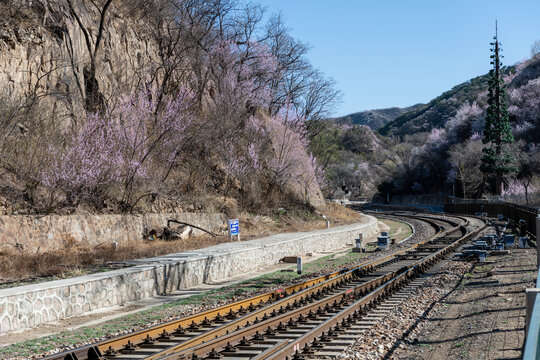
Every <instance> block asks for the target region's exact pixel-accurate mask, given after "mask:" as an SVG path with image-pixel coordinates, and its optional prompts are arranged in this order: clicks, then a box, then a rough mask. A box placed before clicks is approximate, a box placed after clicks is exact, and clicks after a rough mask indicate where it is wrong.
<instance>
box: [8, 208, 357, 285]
mask: <svg viewBox="0 0 540 360" xmlns="http://www.w3.org/2000/svg"><path fill="white" fill-rule="evenodd" d="M323 215H324V216H326V219H328V220H329V221H330V222H331V224H332V226H339V225H344V224H350V223H354V222H359V221H361V219H362V218H361V216H360V215H359V214H358V213H357V212H355V211H352V210H350V209H348V208H345V207H344V206H342V205H338V204H335V203H328V204H327V206H326V208H325V209H321V210H318V211H317V212H316V213H308V212H300V211H296V212H287V211H285V210H282V211H277V212H276V213H274V214H272V215H267V216H262V215H252V214H241V215H240V216H239V219H240V226H241V234H242V240H250V239H254V238H259V237H264V236H269V235H272V234H277V233H284V232H296V231H309V230H314V229H320V228H324V227H326V219H325V218H323ZM228 241H229V239H228V238H227V237H226V236H219V237H211V236H209V235H204V236H197V237H193V238H190V239H186V240H176V241H162V240H155V241H151V242H148V241H143V240H141V241H139V242H131V243H124V244H120V246H118V248H116V247H114V246H113V245H110V244H107V245H101V246H95V247H89V246H87V245H81V244H78V243H76V242H75V241H65V243H66V244H67V246H66V247H65V248H64V249H63V250H60V251H54V252H47V253H42V254H28V253H24V252H22V251H18V250H15V249H13V250H6V251H3V252H0V279H1V280H0V287H8V286H16V285H22V284H24V283H32V282H37V281H43V280H53V279H61V278H67V277H73V276H78V275H83V274H88V273H94V272H100V271H107V270H111V269H116V268H119V267H124V266H125V265H122V264H118V263H119V262H122V261H126V260H133V259H139V258H147V257H154V256H160V255H165V254H171V253H176V252H182V251H187V250H195V249H200V248H204V247H209V246H212V245H217V244H221V243H226V242H228Z"/></svg>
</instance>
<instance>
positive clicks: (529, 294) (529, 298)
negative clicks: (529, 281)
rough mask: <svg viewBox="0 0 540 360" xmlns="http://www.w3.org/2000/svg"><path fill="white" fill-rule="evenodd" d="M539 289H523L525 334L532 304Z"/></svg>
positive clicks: (529, 320)
mask: <svg viewBox="0 0 540 360" xmlns="http://www.w3.org/2000/svg"><path fill="white" fill-rule="evenodd" d="M539 292H540V289H536V288H534V289H525V334H527V331H528V330H529V323H530V322H531V316H532V312H533V307H534V302H535V300H536V296H537V295H538V293H539Z"/></svg>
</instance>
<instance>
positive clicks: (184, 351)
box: [46, 214, 480, 360]
mask: <svg viewBox="0 0 540 360" xmlns="http://www.w3.org/2000/svg"><path fill="white" fill-rule="evenodd" d="M400 216H412V217H414V218H416V219H421V220H422V221H425V222H427V223H429V224H430V225H431V226H433V227H434V228H435V231H436V234H435V236H433V237H432V238H430V239H426V240H423V241H420V242H417V243H416V244H412V245H405V244H403V243H401V244H398V245H396V246H395V247H393V249H392V250H393V251H392V252H388V253H385V254H384V255H383V256H381V257H379V258H376V259H372V260H368V261H365V262H363V263H360V264H358V265H355V266H352V267H349V268H345V269H342V270H339V271H336V272H333V273H330V274H326V275H323V276H319V277H316V278H314V279H310V280H307V281H304V282H301V283H298V284H294V285H290V286H288V287H286V288H283V289H278V290H275V291H271V292H268V293H265V294H262V295H258V296H255V297H252V298H249V299H245V300H241V301H238V302H235V303H232V304H228V305H224V306H220V307H218V308H215V309H212V310H207V311H204V312H201V313H198V314H194V315H191V316H187V317H185V318H182V319H179V320H175V321H171V322H168V323H164V324H161V325H156V326H153V327H151V328H147V329H143V330H139V331H136V332H133V333H130V334H127V335H124V336H119V337H116V338H113V339H109V340H106V341H102V342H100V343H97V344H93V345H88V346H85V347H81V348H79V349H75V350H71V351H68V352H64V353H60V354H56V355H53V356H49V357H47V358H46V359H49V360H53V359H54V360H57V359H66V360H70V359H72V360H74V359H81V360H82V359H89V360H104V359H117V360H128V359H129V360H135V359H162V358H163V359H200V358H205V359H225V358H227V359H234V358H242V359H249V358H253V359H285V358H287V357H288V358H289V359H290V358H291V357H295V358H301V357H302V355H300V353H301V352H300V351H299V350H302V351H303V353H304V354H306V355H310V354H311V355H313V354H315V353H316V351H318V350H320V349H322V348H324V345H325V344H326V345H328V344H331V343H332V339H334V338H339V335H340V334H341V335H342V333H343V332H344V331H346V329H348V330H347V331H349V332H352V331H353V330H352V329H353V328H354V327H355V326H358V324H359V323H361V322H362V319H363V318H365V317H366V315H367V311H368V310H369V309H371V308H373V307H374V306H376V305H377V304H379V303H380V302H381V301H382V299H384V298H385V297H388V296H389V295H390V294H392V293H394V292H396V291H397V290H398V289H399V288H401V287H403V286H405V285H406V284H407V283H409V282H410V281H412V280H413V279H414V278H415V277H417V276H418V275H420V274H421V273H423V272H424V271H425V270H426V269H428V268H429V267H430V266H432V265H433V264H434V263H436V262H437V261H438V260H439V259H441V258H442V257H444V256H445V255H446V254H448V252H450V251H452V250H453V249H454V248H455V247H456V246H458V245H459V244H461V243H462V242H463V241H466V240H467V239H469V238H470V237H472V236H474V234H475V233H477V232H478V231H479V230H480V228H476V229H474V230H473V229H471V228H472V225H471V224H470V223H469V221H468V219H467V218H463V217H458V216H452V217H451V218H438V217H434V216H428V215H423V216H418V215H407V214H400ZM468 227H469V228H468ZM334 343H335V340H334ZM295 354H296V355H295ZM314 356H315V355H314Z"/></svg>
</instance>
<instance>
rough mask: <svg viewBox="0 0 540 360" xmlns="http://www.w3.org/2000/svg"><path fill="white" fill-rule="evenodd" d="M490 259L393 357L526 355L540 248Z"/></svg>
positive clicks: (440, 359) (433, 358) (431, 359)
mask: <svg viewBox="0 0 540 360" xmlns="http://www.w3.org/2000/svg"><path fill="white" fill-rule="evenodd" d="M488 259H489V262H485V263H477V265H476V266H475V267H474V270H473V271H472V272H471V273H467V274H466V275H465V277H464V279H463V281H462V282H460V283H459V285H458V286H457V287H456V288H455V289H451V291H450V292H449V293H448V295H447V296H445V297H444V299H443V300H440V301H437V302H438V304H437V305H436V306H435V307H434V310H435V311H430V312H429V313H428V314H426V317H425V318H424V319H423V320H422V321H421V322H420V324H419V326H417V327H416V329H415V330H414V331H412V332H411V334H410V335H409V336H407V337H406V339H405V340H404V341H403V342H401V343H400V344H399V346H398V348H397V350H396V351H395V352H394V353H393V354H392V356H390V357H389V358H393V359H402V360H405V359H407V360H412V359H426V360H427V359H429V360H447V359H521V357H522V348H523V343H524V339H525V331H524V325H525V289H526V288H529V287H534V281H535V277H536V271H535V268H536V266H535V264H536V250H535V249H513V250H511V252H510V254H509V255H506V256H492V257H490V258H488Z"/></svg>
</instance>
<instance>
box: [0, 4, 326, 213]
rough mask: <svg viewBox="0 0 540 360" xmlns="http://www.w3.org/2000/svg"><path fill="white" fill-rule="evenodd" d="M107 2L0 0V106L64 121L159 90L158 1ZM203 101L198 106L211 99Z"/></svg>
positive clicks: (314, 188)
mask: <svg viewBox="0 0 540 360" xmlns="http://www.w3.org/2000/svg"><path fill="white" fill-rule="evenodd" d="M106 3H107V1H106V0H101V1H87V0H31V1H28V0H6V1H0V13H1V14H3V15H4V16H2V17H1V18H0V86H1V89H2V91H0V107H3V105H6V106H14V107H19V106H25V105H28V104H34V105H37V104H39V115H40V116H41V117H46V118H47V119H51V120H52V121H55V122H59V123H60V124H66V126H67V125H69V124H70V123H71V122H72V121H73V120H76V119H77V118H82V116H81V115H84V114H85V112H87V111H90V112H93V111H95V110H96V108H95V107H92V106H89V99H94V100H96V102H98V103H103V104H106V105H108V106H114V105H115V99H117V98H118V96H119V95H121V94H130V93H132V92H133V91H135V89H141V88H149V87H150V88H155V87H157V86H158V85H157V84H158V83H159V80H160V79H162V78H163V73H162V68H163V64H164V61H163V58H162V57H161V55H163V54H162V53H161V52H160V51H165V50H166V49H165V50H163V49H164V47H163V46H158V42H159V40H160V39H159V38H158V37H159V35H158V34H157V33H158V31H156V29H159V28H160V26H161V25H160V23H159V22H158V21H156V19H157V17H155V16H154V15H155V12H156V11H159V9H156V8H155V6H156V4H158V2H154V1H151V2H148V1H143V0H133V1H129V2H124V1H112V3H111V4H110V6H109V7H108V8H107V11H106V12H104V14H105V16H102V10H103V6H104V5H105V4H106ZM102 19H103V22H102V25H103V26H102V27H101V26H100V25H101V20H102ZM101 28H102V29H103V31H102V32H100V29H101ZM100 33H101V34H102V35H101V37H100V36H99V34H100ZM96 48H97V49H96ZM160 48H161V49H162V50H160ZM201 99H202V100H201V108H202V109H203V111H204V103H206V104H208V102H209V101H211V96H209V95H208V94H207V93H204V94H202V96H201ZM29 121H30V120H29ZM24 126H25V125H24V124H23V125H21V127H24ZM302 151H303V155H302V158H305V159H307V158H308V156H307V154H306V153H305V150H304V149H302ZM287 189H289V190H292V191H293V192H294V193H296V195H297V197H298V198H299V199H304V200H307V202H308V203H310V204H311V205H313V206H321V205H324V200H323V197H322V195H321V191H320V189H319V186H318V184H317V183H316V182H315V183H313V184H310V186H309V189H307V190H306V189H305V188H300V187H299V186H298V185H297V184H295V182H294V181H292V180H291V181H290V184H289V186H287Z"/></svg>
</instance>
